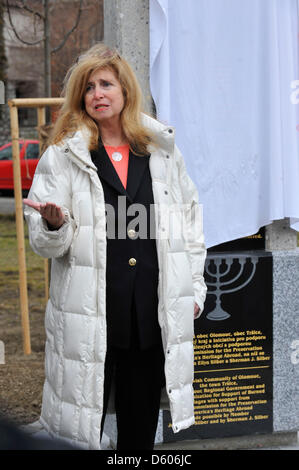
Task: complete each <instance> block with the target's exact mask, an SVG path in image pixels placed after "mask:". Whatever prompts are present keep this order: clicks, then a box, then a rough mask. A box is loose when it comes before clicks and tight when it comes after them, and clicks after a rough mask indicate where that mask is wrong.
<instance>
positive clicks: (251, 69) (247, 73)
mask: <svg viewBox="0 0 299 470" xmlns="http://www.w3.org/2000/svg"><path fill="white" fill-rule="evenodd" d="M298 18H299V15H298V1H297V0H283V1H281V0H262V1H261V0H242V1H240V0H150V81H151V91H152V95H153V98H154V101H155V104H156V108H157V117H158V119H159V120H161V121H163V122H165V123H167V124H169V125H172V126H175V128H176V142H177V144H178V146H179V148H180V149H181V151H182V153H183V155H184V157H185V160H186V165H187V169H188V172H189V175H190V176H191V178H192V179H193V181H194V182H195V184H196V185H197V188H198V191H199V195H200V202H201V203H202V204H203V211H204V231H205V237H206V244H207V247H210V246H214V245H217V244H219V243H223V242H226V241H229V240H234V239H237V238H240V237H244V236H246V235H251V234H254V233H256V232H257V231H258V230H259V228H260V227H262V226H265V225H267V224H269V223H271V222H272V221H273V220H277V219H282V218H284V217H290V219H291V226H292V227H293V228H294V229H296V230H299V82H298V81H299V66H298V58H299V26H298V24H299V20H298Z"/></svg>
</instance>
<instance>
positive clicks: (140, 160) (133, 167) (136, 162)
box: [127, 152, 149, 200]
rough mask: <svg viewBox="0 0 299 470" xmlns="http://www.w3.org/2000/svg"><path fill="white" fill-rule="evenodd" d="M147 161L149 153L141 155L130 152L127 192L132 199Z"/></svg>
mask: <svg viewBox="0 0 299 470" xmlns="http://www.w3.org/2000/svg"><path fill="white" fill-rule="evenodd" d="M148 162H149V155H143V156H142V157H139V156H136V155H134V154H133V153H132V152H130V157H129V168H128V179H127V192H128V193H129V194H130V196H131V198H132V199H133V200H134V198H135V196H136V193H137V190H138V188H139V186H140V183H141V180H142V176H143V174H144V171H145V169H146V167H147V165H148Z"/></svg>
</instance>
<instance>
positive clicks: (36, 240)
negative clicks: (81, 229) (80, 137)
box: [24, 145, 75, 258]
mask: <svg viewBox="0 0 299 470" xmlns="http://www.w3.org/2000/svg"><path fill="white" fill-rule="evenodd" d="M70 165H71V163H70V161H69V160H68V159H67V157H66V156H65V155H64V153H63V152H62V151H61V150H60V149H59V147H57V146H56V145H55V146H54V145H53V146H50V147H48V149H47V150H46V152H45V153H44V154H43V155H42V157H41V158H40V161H39V163H38V165H37V167H36V171H35V174H34V178H33V182H32V185H31V189H30V191H29V194H28V198H29V199H32V200H33V201H36V202H41V203H43V202H54V203H55V204H57V205H59V206H60V207H61V209H62V210H63V212H64V214H65V222H64V224H63V225H62V226H61V227H60V228H59V229H58V230H49V229H48V226H47V223H46V221H45V220H44V219H43V218H42V217H41V215H40V214H39V212H37V211H35V210H34V209H32V208H30V207H28V206H25V209H24V215H25V219H26V221H27V224H28V228H29V242H30V245H31V248H32V249H33V251H34V252H35V253H37V254H38V255H40V256H42V257H44V258H58V257H61V256H63V255H64V254H65V253H66V252H67V250H68V249H69V247H70V245H71V242H72V239H73V235H74V231H75V222H74V219H73V217H72V210H71V207H72V189H71V176H70V175H71V171H70Z"/></svg>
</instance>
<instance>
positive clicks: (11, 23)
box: [6, 0, 44, 46]
mask: <svg viewBox="0 0 299 470" xmlns="http://www.w3.org/2000/svg"><path fill="white" fill-rule="evenodd" d="M6 7H7V13H8V19H9V23H10V26H11V27H12V30H13V32H14V33H15V35H16V38H17V39H18V40H19V41H20V42H22V43H23V44H27V46H35V45H36V44H39V43H40V42H42V41H43V40H44V38H42V39H39V40H37V41H34V42H29V41H25V39H22V38H21V37H20V36H19V34H18V33H17V31H16V29H15V27H14V24H13V22H12V18H11V15H10V8H9V3H8V0H6Z"/></svg>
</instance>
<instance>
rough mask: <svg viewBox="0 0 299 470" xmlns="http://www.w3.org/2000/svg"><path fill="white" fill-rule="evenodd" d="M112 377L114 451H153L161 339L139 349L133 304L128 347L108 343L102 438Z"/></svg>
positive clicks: (161, 363) (161, 365)
mask: <svg viewBox="0 0 299 470" xmlns="http://www.w3.org/2000/svg"><path fill="white" fill-rule="evenodd" d="M133 304H134V302H133ZM112 380H115V411H116V422H117V450H137V449H138V450H152V449H153V448H154V442H155V435H156V429H157V424H158V418H159V407H160V397H161V389H162V387H163V386H164V385H165V375H164V352H163V346H162V340H161V341H160V342H159V343H158V344H156V345H154V346H153V347H151V348H149V349H145V350H143V349H141V348H140V344H139V339H138V332H137V320H136V310H135V308H134V305H133V309H132V331H131V344H130V348H128V349H120V348H116V347H112V346H110V345H108V346H107V354H106V360H105V380H104V409H103V417H102V423H101V438H102V434H103V428H104V422H105V416H106V412H107V406H108V401H109V395H110V390H111V384H112Z"/></svg>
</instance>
